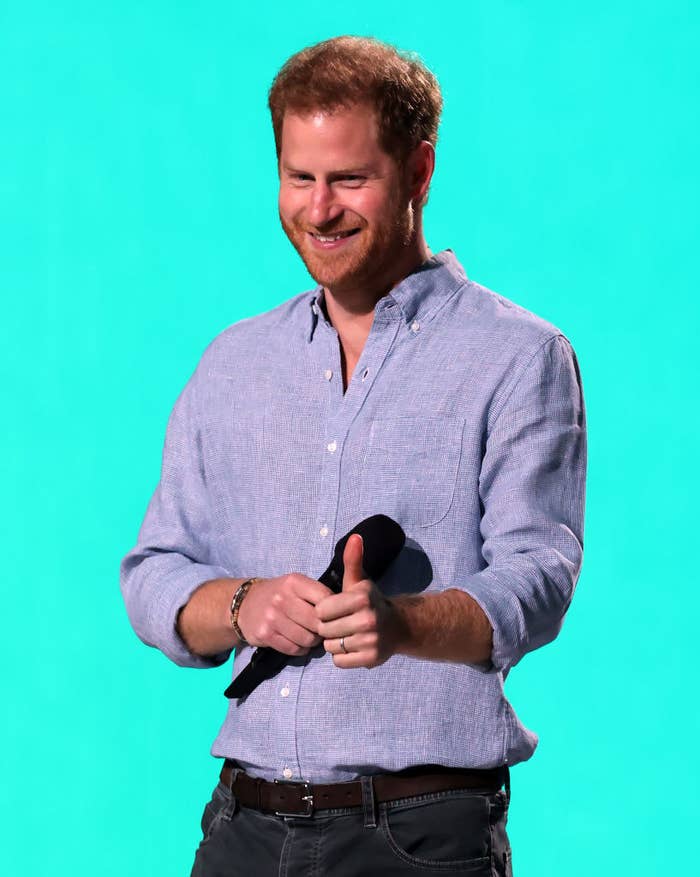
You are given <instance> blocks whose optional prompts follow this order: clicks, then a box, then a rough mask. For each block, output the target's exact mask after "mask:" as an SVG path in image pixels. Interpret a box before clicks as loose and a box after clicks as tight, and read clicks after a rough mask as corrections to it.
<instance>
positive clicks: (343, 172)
mask: <svg viewBox="0 0 700 877" xmlns="http://www.w3.org/2000/svg"><path fill="white" fill-rule="evenodd" d="M282 169H283V170H284V171H287V173H290V174H307V175H308V176H313V174H311V172H310V171H306V170H302V169H301V168H296V167H291V165H288V164H284V165H282ZM372 172H373V171H372V168H369V167H356V168H341V169H340V170H333V171H330V172H329V174H328V176H329V177H353V176H358V177H359V176H368V175H369V174H371V173H372Z"/></svg>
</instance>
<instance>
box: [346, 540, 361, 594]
mask: <svg viewBox="0 0 700 877" xmlns="http://www.w3.org/2000/svg"><path fill="white" fill-rule="evenodd" d="M363 551H364V548H363V544H362V536H360V534H359V533H353V534H352V536H351V537H350V538H349V539H348V541H347V542H346V544H345V550H344V551H343V565H344V566H345V572H344V573H343V590H344V591H349V590H351V588H352V586H353V585H356V584H357V583H358V582H361V581H362V580H363V579H364V578H365V573H364V570H363V569H362V555H363Z"/></svg>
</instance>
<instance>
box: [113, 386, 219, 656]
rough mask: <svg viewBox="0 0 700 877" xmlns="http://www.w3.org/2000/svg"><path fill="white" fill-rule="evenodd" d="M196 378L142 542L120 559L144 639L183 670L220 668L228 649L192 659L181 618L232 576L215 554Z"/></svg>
mask: <svg viewBox="0 0 700 877" xmlns="http://www.w3.org/2000/svg"><path fill="white" fill-rule="evenodd" d="M197 380H198V372H197V371H195V373H194V375H193V376H192V377H191V378H190V380H189V382H188V383H187V385H186V386H185V388H184V390H183V391H182V393H181V394H180V396H179V397H178V399H177V402H176V403H175V407H174V408H173V411H172V413H171V415H170V419H169V421H168V427H167V433H166V438H165V444H164V448H163V463H162V468H161V477H160V482H159V484H158V486H157V488H156V490H155V492H154V494H153V496H152V498H151V501H150V503H149V505H148V508H147V510H146V515H145V517H144V520H143V523H142V525H141V529H140V531H139V535H138V541H137V543H136V545H135V547H134V548H133V549H132V550H131V551H129V553H128V554H127V555H126V556H125V557H124V559H123V560H122V563H121V570H120V583H121V590H122V595H123V597H124V602H125V604H126V610H127V613H128V615H129V620H130V621H131V624H132V626H133V628H134V630H135V632H136V634H137V635H138V637H139V638H140V639H141V640H143V642H145V643H146V644H147V645H149V646H154V647H155V648H158V649H160V650H161V651H162V652H163V653H164V654H165V655H167V657H168V658H170V659H171V660H172V661H174V662H175V663H176V664H179V665H180V666H183V667H202V668H203V667H214V666H218V665H220V664H222V663H223V662H224V661H226V659H227V658H228V656H229V654H230V652H226V653H221V654H219V655H214V656H211V657H200V656H198V655H195V654H193V653H192V652H191V651H189V649H188V648H187V646H186V645H185V643H184V641H183V640H182V639H181V637H180V636H179V634H178V633H177V630H176V627H175V625H176V622H177V616H178V613H179V611H180V609H181V608H182V607H183V606H185V604H186V603H187V602H188V600H189V598H190V596H191V595H192V593H193V592H194V591H195V590H196V589H197V588H198V587H199V586H200V585H202V584H203V583H204V582H206V581H209V580H210V579H215V578H222V577H225V576H228V575H230V573H228V572H227V570H225V569H224V568H223V567H221V566H218V565H216V564H214V563H212V558H211V557H210V552H211V548H210V546H211V545H212V542H213V541H214V536H213V533H212V531H213V527H214V526H215V524H214V522H213V521H212V517H211V503H210V500H209V497H208V487H207V480H206V474H205V467H204V460H203V456H202V446H201V430H200V422H199V417H198V409H197Z"/></svg>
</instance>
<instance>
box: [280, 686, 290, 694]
mask: <svg viewBox="0 0 700 877" xmlns="http://www.w3.org/2000/svg"><path fill="white" fill-rule="evenodd" d="M280 694H281V695H282V697H289V686H288V685H285V686H284V688H283V689H282V690H281V691H280Z"/></svg>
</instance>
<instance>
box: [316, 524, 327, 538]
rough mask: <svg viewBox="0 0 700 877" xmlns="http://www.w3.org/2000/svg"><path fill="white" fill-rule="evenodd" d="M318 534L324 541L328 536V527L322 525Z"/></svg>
mask: <svg viewBox="0 0 700 877" xmlns="http://www.w3.org/2000/svg"><path fill="white" fill-rule="evenodd" d="M318 532H319V533H320V534H321V536H323V538H324V539H325V537H326V536H327V535H328V527H326V525H325V524H324V525H323V526H322V527H321V529H320V530H319V531H318Z"/></svg>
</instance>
